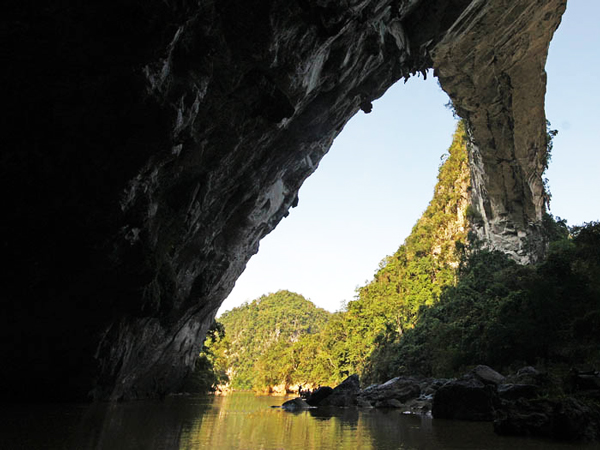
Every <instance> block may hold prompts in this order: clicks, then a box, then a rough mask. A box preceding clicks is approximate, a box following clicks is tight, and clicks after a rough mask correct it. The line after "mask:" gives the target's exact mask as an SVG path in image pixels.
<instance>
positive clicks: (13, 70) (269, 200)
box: [0, 0, 564, 400]
mask: <svg viewBox="0 0 600 450" xmlns="http://www.w3.org/2000/svg"><path fill="white" fill-rule="evenodd" d="M68 3H69V2H62V3H61V4H60V5H59V4H56V2H48V4H47V5H44V4H43V2H42V3H39V4H38V3H36V4H35V5H32V6H30V5H29V4H21V3H18V2H12V3H9V5H8V6H7V7H6V8H5V9H6V10H7V11H6V15H5V17H8V18H9V19H8V20H7V19H6V18H5V19H4V21H5V22H6V25H5V26H4V27H3V29H2V33H3V40H4V42H6V43H7V45H8V47H7V48H8V49H9V51H8V53H7V54H8V55H9V57H10V66H9V68H8V69H6V70H5V71H4V80H5V83H4V86H5V87H6V86H8V87H9V89H8V90H7V92H6V96H5V98H4V100H5V102H4V109H5V111H6V112H7V113H8V114H7V118H6V120H5V123H6V125H7V129H9V130H10V134H9V135H8V136H5V143H4V144H3V147H4V148H3V152H2V165H1V167H2V177H1V178H2V183H3V186H2V192H3V195H4V212H5V213H4V218H3V220H2V224H1V227H2V230H1V231H2V250H3V256H4V258H5V260H6V261H8V266H9V267H8V269H6V271H5V279H6V281H5V283H4V286H3V306H4V314H3V317H4V319H5V320H4V321H5V323H3V324H2V326H1V327H0V329H1V330H2V331H1V333H2V336H1V338H2V339H1V341H0V342H1V343H0V346H1V351H2V358H3V370H2V371H1V372H0V386H1V388H0V389H2V395H3V398H6V399H10V398H12V399H24V398H35V399H41V398H46V399H50V398H54V399H70V398H98V399H112V400H115V399H131V398H143V397H149V396H160V395H164V394H167V393H169V392H173V391H175V390H176V389H177V388H178V387H179V385H180V384H181V382H182V380H183V379H184V377H185V376H186V374H187V373H188V371H189V369H190V367H191V365H192V363H193V360H194V356H195V355H196V354H197V352H198V350H199V346H200V343H201V340H202V338H203V336H204V334H205V332H206V329H207V328H208V326H209V325H210V323H211V321H212V319H213V317H214V315H215V312H216V310H217V308H218V306H219V305H220V303H221V302H222V301H223V299H224V298H225V297H226V296H227V294H228V293H229V292H230V290H231V289H232V287H233V285H234V283H235V280H236V279H237V277H238V276H239V275H240V273H241V272H242V271H243V269H244V267H245V264H246V262H247V261H248V259H249V258H250V257H251V256H252V255H253V254H254V253H256V251H257V250H258V243H259V241H260V239H261V238H262V237H263V236H265V235H266V234H267V233H269V232H270V231H271V230H272V229H273V228H274V227H275V226H276V225H277V223H278V222H279V221H280V220H281V219H282V218H283V217H285V215H287V213H288V210H289V209H290V208H291V207H293V206H295V205H296V203H297V201H298V198H297V192H298V189H299V188H300V186H301V184H302V182H303V181H304V180H305V179H306V177H308V176H309V175H310V174H311V173H312V172H313V171H314V170H315V169H316V168H317V166H318V164H319V161H320V159H321V158H322V156H323V155H324V154H325V153H326V152H327V150H328V149H329V147H330V145H331V143H332V141H333V139H334V138H335V136H336V135H337V134H338V133H339V132H340V131H341V130H342V128H343V126H344V125H345V123H346V122H347V121H348V120H349V119H350V117H352V116H353V115H354V114H355V113H356V112H357V111H359V109H363V110H365V111H369V110H370V108H371V101H372V100H374V99H376V98H378V97H380V96H381V95H382V94H383V93H384V92H385V90H386V89H387V88H388V87H389V86H391V85H392V84H393V83H394V82H395V81H397V80H398V79H401V78H403V77H409V76H411V75H414V74H416V73H418V72H421V71H424V70H426V69H427V68H430V67H434V66H435V67H436V68H437V71H438V73H439V75H440V79H441V81H442V85H443V86H444V88H445V89H446V90H447V91H448V92H449V93H450V94H451V96H452V98H453V99H454V101H455V103H456V105H457V109H458V111H459V112H460V113H461V114H463V115H465V116H466V117H468V118H469V120H470V122H471V126H472V132H473V139H474V147H473V148H474V149H478V152H477V151H476V150H474V152H473V154H474V155H475V156H474V160H477V159H476V157H479V158H480V159H481V162H478V163H477V164H476V167H477V168H478V169H473V171H474V173H475V175H477V174H478V173H480V176H479V175H478V176H479V178H477V180H479V181H478V182H477V183H478V184H476V185H475V186H474V189H475V190H478V192H479V194H478V195H479V197H477V198H480V199H481V200H480V201H479V202H480V205H481V210H482V212H485V214H486V216H485V217H486V225H485V226H486V227H487V228H483V229H484V233H485V236H486V237H487V238H488V239H490V240H493V239H495V237H496V235H502V233H504V235H506V230H509V229H511V228H510V227H513V228H514V230H515V232H516V233H517V236H519V233H525V235H527V234H528V233H529V234H531V230H534V229H535V226H536V224H537V223H538V222H539V219H540V217H541V212H542V211H543V201H542V197H541V196H542V190H541V188H542V185H541V180H539V178H540V174H539V173H538V171H535V170H534V169H539V161H540V159H541V158H542V157H543V145H542V144H543V142H544V141H543V130H544V126H545V119H544V113H543V92H544V85H545V84H544V81H545V80H544V76H543V65H544V61H545V57H546V50H547V47H548V42H549V40H550V37H551V35H552V32H553V31H554V29H555V28H556V26H557V24H558V22H559V19H560V13H561V12H562V9H564V1H563V0H548V1H538V2H531V1H530V0H514V1H511V2H507V1H501V0H494V1H487V2H478V1H473V2H471V1H469V0H431V1H425V0H423V1H419V0H406V1H403V0H393V1H391V0H390V1H384V0H360V1H359V0H356V1H354V0H349V1H346V2H338V1H327V0H319V1H314V0H299V1H297V2H290V1H287V0H268V1H267V0H261V1H256V2H248V1H241V0H219V1H210V0H207V1H200V2H197V1H185V0H181V1H169V0H167V1H164V0H161V1H158V0H145V1H136V0H129V1H125V2H122V4H121V5H120V6H119V7H118V8H114V7H113V6H112V5H110V4H108V3H106V2H100V1H89V2H70V3H72V4H71V5H69V4H68ZM532 3H533V4H534V6H531V4H532ZM509 4H510V6H511V8H516V9H515V11H519V12H520V13H519V14H515V15H514V16H512V15H510V14H508V12H507V10H508V11H511V10H512V9H511V8H508V7H507V5H509ZM540 11H547V14H549V15H547V14H546V13H541V12H540ZM477 30H478V31H477ZM473 33H475V34H473ZM505 40H507V42H509V43H510V46H509V47H506V46H505V44H504V42H505ZM505 48H506V50H503V49H505ZM503 52H504V53H503ZM496 53H498V55H496V56H494V58H496V59H495V60H498V61H501V63H498V65H497V66H493V67H492V68H490V67H489V66H490V64H492V61H494V59H492V58H491V56H490V57H489V58H488V56H487V55H488V54H490V55H495V54H496ZM521 53H522V55H521ZM519 55H521V56H519ZM530 60H531V61H530ZM512 62H514V64H512ZM467 67H469V69H467ZM494 67H495V68H494ZM461 71H462V72H461ZM461 77H462V78H461ZM469 77H470V78H469ZM463 78H464V81H461V80H462V79H463ZM469 83H471V84H469ZM399 107H406V108H416V107H418V105H399ZM365 151H368V149H365ZM477 155H480V156H477ZM477 161H478V160H477ZM477 171H479V172H477ZM497 173H501V174H502V175H497ZM510 177H512V178H510ZM511 180H512V181H511ZM505 224H506V226H504V225H505ZM503 227H504V228H503ZM511 230H512V229H511ZM511 232H512V231H511ZM502 239H504V238H502ZM513 241H514V239H513ZM510 245H512V244H510V243H509V244H506V245H504V247H507V249H508V250H511V251H514V252H515V253H516V254H519V255H520V254H523V255H531V254H533V253H531V252H529V253H528V249H525V250H523V249H520V248H519V249H515V248H512V247H511V248H508V247H510ZM523 251H525V253H523Z"/></svg>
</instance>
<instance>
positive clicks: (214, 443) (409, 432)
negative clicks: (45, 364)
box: [0, 393, 600, 450]
mask: <svg viewBox="0 0 600 450" xmlns="http://www.w3.org/2000/svg"><path fill="white" fill-rule="evenodd" d="M284 400H285V399H284V398H282V397H268V396H263V397H255V396H254V395H252V394H243V393H241V394H234V395H230V396H226V397H215V396H207V397H173V398H168V399H166V400H164V401H161V402H159V401H156V402H128V403H121V404H108V403H107V404H95V405H37V406H35V405H26V406H25V405H23V406H19V405H11V406H6V405H5V406H2V407H1V408H0V449H7V450H12V449H24V450H28V449H36V450H37V449H48V450H55V449H61V450H62V449H67V450H70V449H77V450H86V449H93V450H103V449H110V450H121V449H122V450H130V449H136V450H137V449H144V450H145V449H149V450H151V449H159V450H161V449H164V450H179V449H181V450H188V449H189V450H198V449H208V448H211V449H218V450H221V449H223V450H226V449H286V450H295V449H302V450H304V449H320V450H321V449H322V450H327V449H342V450H343V449H353V450H354V449H365V450H371V449H377V450H391V449H406V450H421V449H427V450H430V449H478V450H487V449H489V450H504V449H506V450H516V449H524V450H542V449H544V450H553V449H562V450H567V449H572V448H586V449H590V450H591V449H594V450H598V449H600V445H598V444H593V445H588V446H583V445H582V444H561V443H555V442H546V441H540V440H533V439H520V438H503V437H498V436H496V435H494V433H493V432H492V429H491V424H489V423H471V422H454V421H441V420H433V419H431V418H429V417H421V416H407V415H403V414H402V413H401V412H400V411H396V410H357V409H352V408H349V409H337V408H319V409H313V410H309V411H302V412H297V413H288V412H286V411H282V410H281V409H274V408H271V406H273V405H281V403H283V401H284Z"/></svg>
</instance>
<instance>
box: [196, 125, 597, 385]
mask: <svg viewBox="0 0 600 450" xmlns="http://www.w3.org/2000/svg"><path fill="white" fill-rule="evenodd" d="M551 137H552V135H549V146H550V145H551V139H550V138H551ZM470 190H471V187H470V176H469V167H468V152H467V136H466V130H465V126H464V124H463V123H462V122H460V123H459V124H458V127H457V130H456V133H455V134H454V137H453V141H452V144H451V146H450V148H449V150H448V152H447V154H445V155H444V156H443V163H442V164H441V165H440V168H439V173H438V179H437V184H436V186H435V189H434V195H433V198H432V200H431V202H430V203H429V205H428V207H427V209H426V210H425V212H424V213H423V215H422V217H421V218H420V219H419V220H418V221H417V223H416V224H415V226H414V227H413V230H412V232H411V234H410V235H409V236H408V238H407V239H406V240H405V242H404V244H403V245H401V246H400V248H399V249H398V250H397V251H396V252H395V253H394V254H393V255H391V256H388V257H386V258H384V259H383V260H382V261H381V263H380V264H379V268H378V270H377V271H376V272H375V274H374V277H373V280H372V281H371V282H369V283H368V284H366V285H365V286H363V287H360V288H358V289H357V292H356V296H355V300H353V301H351V302H348V304H347V305H346V307H345V308H344V309H343V310H342V311H339V312H336V313H334V314H331V313H328V312H327V311H325V310H322V309H319V308H316V307H315V306H314V305H313V304H312V303H311V302H310V301H308V300H306V299H305V298H303V297H302V296H301V295H299V294H294V293H291V292H287V291H280V292H277V293H274V294H269V295H266V296H263V297H261V298H259V299H256V300H254V301H253V302H251V303H248V304H244V305H242V306H240V307H239V308H235V309H233V310H232V311H229V312H227V313H225V314H224V315H223V316H221V317H220V318H219V321H218V322H216V323H215V324H214V325H213V328H212V329H211V332H210V333H209V334H208V335H207V339H206V342H205V345H204V350H203V352H202V353H201V355H200V358H199V360H198V363H197V370H196V372H195V374H194V377H193V383H192V384H194V383H195V386H196V389H198V390H206V389H208V388H210V387H212V388H214V387H215V386H217V385H228V386H229V387H230V388H232V389H254V390H256V391H263V392H269V391H272V390H273V389H275V388H276V387H278V389H282V388H283V389H290V388H293V387H295V386H297V385H303V386H309V387H314V386H317V385H336V384H338V383H339V382H341V381H342V380H343V379H344V378H345V377H347V376H348V375H350V374H353V373H358V374H359V375H360V376H361V380H362V382H363V384H365V385H367V384H370V383H380V382H384V381H386V380H388V379H390V378H392V377H394V376H398V375H421V376H438V377H439V376H455V375H457V374H460V373H462V372H464V371H465V370H467V369H469V368H470V367H472V366H475V365H478V364H486V365H489V366H491V367H494V368H495V369H496V370H510V369H512V368H517V367H521V366H523V365H538V366H540V365H541V366H544V367H550V366H552V367H556V368H560V367H568V366H569V365H573V364H584V363H587V364H592V365H594V364H595V365H597V364H598V363H600V352H598V345H599V344H600V332H599V330H600V251H599V249H600V223H598V222H590V223H588V224H584V225H583V226H578V227H568V226H567V224H566V221H564V220H560V219H556V220H555V219H554V218H553V217H552V216H550V215H547V216H546V217H545V220H544V228H545V232H546V233H547V236H548V240H549V241H550V246H549V250H548V255H547V258H546V259H545V260H544V261H542V262H541V263H539V264H537V265H530V266H522V265H519V264H517V263H515V262H514V261H512V260H510V259H509V258H508V257H507V256H506V255H504V254H502V253H499V252H489V251H486V250H483V249H481V248H480V244H479V243H478V242H477V240H476V239H475V238H474V234H473V233H470V229H471V227H470V223H471V222H472V221H476V220H477V212H476V211H475V210H474V209H473V207H472V206H470Z"/></svg>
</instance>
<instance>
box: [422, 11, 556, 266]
mask: <svg viewBox="0 0 600 450" xmlns="http://www.w3.org/2000/svg"><path fill="white" fill-rule="evenodd" d="M565 7H566V0H563V1H552V0H538V1H531V2H519V1H517V2H514V1H492V2H489V1H473V2H472V3H471V4H470V5H469V6H468V7H467V8H466V9H465V11H464V12H463V13H462V15H461V17H460V18H459V19H458V20H457V21H456V22H455V23H454V24H453V25H452V27H451V28H450V30H448V32H447V33H446V35H445V36H444V38H443V39H442V41H441V42H440V43H439V44H438V45H436V47H435V48H434V50H433V51H432V57H433V61H434V67H435V70H436V75H437V76H438V79H439V81H440V83H441V85H442V87H443V89H444V90H445V91H446V92H447V93H448V94H449V95H450V97H451V98H452V101H453V103H454V104H455V105H456V108H457V112H458V113H459V114H460V115H461V116H462V117H464V118H466V119H467V120H468V123H469V127H470V131H471V136H472V139H473V142H472V143H471V148H470V162H471V179H472V188H473V189H472V201H473V205H474V206H475V208H476V209H477V210H478V212H479V214H480V215H481V218H482V220H481V221H476V223H475V225H476V227H475V229H476V231H477V234H478V235H479V237H480V238H481V240H482V242H483V243H484V244H485V245H486V246H487V247H488V248H491V249H496V250H501V251H503V252H505V253H508V254H509V255H511V256H512V257H513V258H514V259H516V260H517V261H520V262H522V263H530V262H535V261H536V260H537V259H538V258H539V257H541V256H542V255H543V253H544V249H545V244H546V242H545V241H544V237H543V230H542V229H541V227H540V223H541V219H542V215H543V213H544V212H545V203H546V198H547V197H546V195H545V192H544V186H543V183H542V176H541V175H542V172H543V171H544V165H545V160H546V143H547V142H546V122H545V114H544V96H545V94H546V72H545V70H544V66H545V65H546V57H547V53H548V46H549V43H550V39H551V37H552V34H553V33H554V30H555V29H556V27H557V25H558V23H559V22H560V18H561V16H562V14H563V12H564V10H565Z"/></svg>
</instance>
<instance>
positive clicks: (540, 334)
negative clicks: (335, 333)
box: [368, 221, 600, 381]
mask: <svg viewBox="0 0 600 450" xmlns="http://www.w3.org/2000/svg"><path fill="white" fill-rule="evenodd" d="M548 222H549V225H551V226H552V228H553V230H551V231H552V233H553V234H554V235H555V236H558V239H557V240H555V241H554V242H553V243H552V244H551V245H550V249H549V254H548V257H547V259H546V260H545V261H544V262H542V263H540V264H538V265H537V266H520V265H518V264H517V263H515V262H514V261H512V260H510V259H509V258H508V257H507V256H506V255H504V254H502V253H499V252H488V251H483V250H482V251H477V250H475V251H474V252H473V253H472V254H471V256H470V257H469V259H468V260H467V261H466V264H465V265H464V266H463V267H462V268H461V270H460V281H459V282H458V284H457V285H456V286H451V287H448V288H447V289H445V290H444V292H443V293H442V295H441V297H440V301H439V303H437V304H435V305H432V306H429V307H425V308H423V309H422V310H421V311H420V313H419V318H418V320H417V323H416V326H415V328H414V329H412V330H409V331H408V332H407V333H405V334H404V335H402V336H400V335H398V334H388V335H386V336H385V339H384V340H382V341H381V345H380V347H378V349H377V350H376V351H375V352H374V353H373V354H372V355H371V359H370V361H369V365H368V372H369V375H370V377H371V378H372V379H373V380H374V381H383V380H386V379H388V378H390V377H393V376H398V375H406V374H413V375H423V376H453V375H456V374H457V373H461V371H463V370H464V369H465V368H467V367H469V366H473V365H477V364H486V365H489V366H492V367H494V368H496V369H498V370H509V369H511V368H518V367H521V366H524V365H542V366H557V365H566V366H570V365H586V364H588V365H592V366H593V365H598V364H600V351H599V350H598V349H599V347H598V345H599V344H600V333H599V330H600V283H599V282H598V280H600V223H599V222H591V223H589V224H586V225H584V226H582V227H572V228H570V229H568V228H567V227H566V225H565V223H564V222H563V221H559V222H557V223H554V222H552V221H548Z"/></svg>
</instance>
